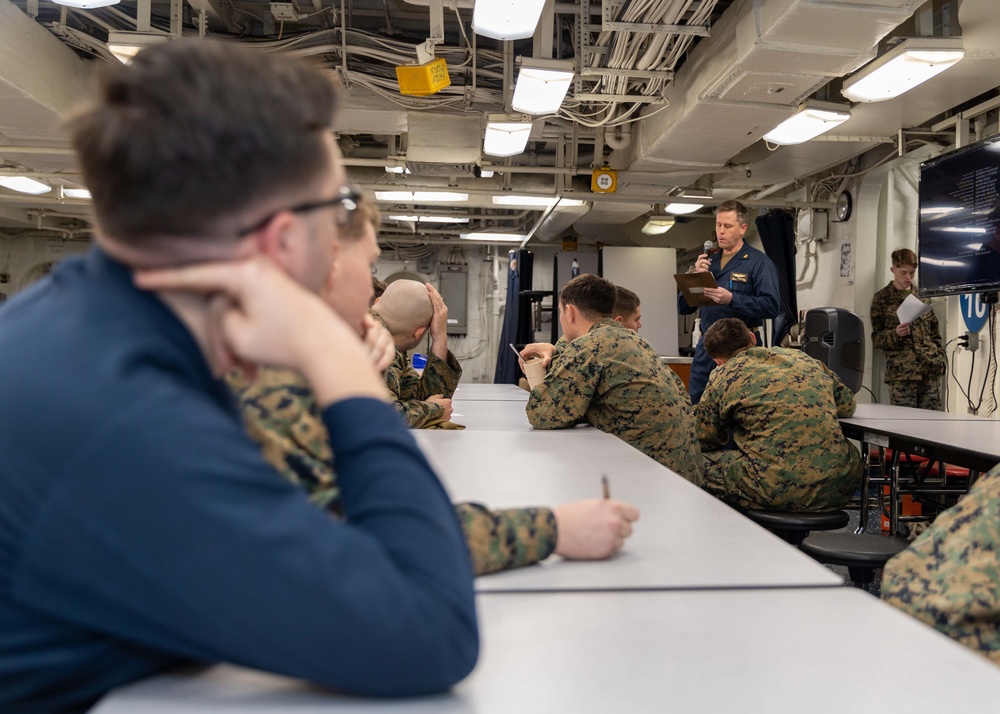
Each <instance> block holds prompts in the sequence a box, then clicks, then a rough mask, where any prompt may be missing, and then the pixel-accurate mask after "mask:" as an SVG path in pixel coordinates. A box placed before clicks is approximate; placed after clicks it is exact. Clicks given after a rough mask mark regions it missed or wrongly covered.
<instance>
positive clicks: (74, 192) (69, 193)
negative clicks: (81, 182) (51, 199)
mask: <svg viewBox="0 0 1000 714" xmlns="http://www.w3.org/2000/svg"><path fill="white" fill-rule="evenodd" d="M62 195H63V196H65V197H66V198H90V191H88V190H87V189H85V188H63V190H62Z"/></svg>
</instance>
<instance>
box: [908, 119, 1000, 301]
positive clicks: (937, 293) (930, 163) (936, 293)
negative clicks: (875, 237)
mask: <svg viewBox="0 0 1000 714" xmlns="http://www.w3.org/2000/svg"><path fill="white" fill-rule="evenodd" d="M998 143H1000V133H998V134H994V135H993V136H989V137H986V138H985V139H980V140H979V141H974V142H973V143H971V144H967V145H966V146H962V147H960V148H958V149H952V150H951V151H946V152H945V153H943V154H939V155H938V156H935V157H934V158H932V159H927V160H926V161H921V162H920V180H919V181H918V183H917V264H918V267H919V264H920V259H921V255H922V251H921V250H920V246H921V242H920V234H921V230H920V228H921V225H920V224H921V220H920V217H921V216H922V215H923V214H922V213H921V210H920V209H921V208H922V207H923V202H924V196H923V193H922V192H921V191H920V186H921V184H922V183H923V178H924V169H931V168H934V167H935V166H937V165H938V164H940V163H943V162H945V161H950V160H951V159H957V158H958V157H960V156H962V155H964V154H968V153H971V152H973V151H979V150H982V149H983V147H986V146H990V145H993V144H998ZM997 291H1000V279H998V280H997V281H995V282H991V283H979V284H972V283H963V284H956V285H953V286H948V287H941V288H928V289H926V290H925V289H924V288H923V287H922V283H921V284H918V286H917V295H919V296H920V297H947V296H949V295H966V294H975V293H995V292H997Z"/></svg>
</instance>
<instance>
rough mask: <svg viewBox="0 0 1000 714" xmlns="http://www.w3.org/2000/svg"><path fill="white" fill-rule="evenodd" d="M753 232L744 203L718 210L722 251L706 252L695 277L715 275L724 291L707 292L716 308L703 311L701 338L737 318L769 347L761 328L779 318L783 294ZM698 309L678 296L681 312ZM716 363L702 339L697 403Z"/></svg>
mask: <svg viewBox="0 0 1000 714" xmlns="http://www.w3.org/2000/svg"><path fill="white" fill-rule="evenodd" d="M746 232H747V207H746V206H744V205H743V204H742V203H740V202H739V201H723V202H722V203H720V204H719V207H718V208H716V209H715V236H716V238H717V239H718V241H719V251H718V252H717V253H716V254H715V255H713V256H711V257H709V256H708V255H707V254H705V253H703V254H701V255H699V256H698V260H697V262H696V263H695V266H694V269H695V272H699V273H703V272H705V271H711V273H712V275H713V276H714V277H715V284H716V285H717V286H718V287H715V288H706V289H705V297H707V298H708V299H710V300H711V301H712V302H714V303H715V304H714V305H712V306H710V307H702V308H701V313H700V316H701V333H702V334H703V335H704V334H705V332H707V331H708V328H709V327H711V326H712V324H713V323H715V322H716V321H718V320H721V319H723V318H726V317H735V318H738V319H740V320H742V321H743V322H744V324H746V326H747V327H748V328H749V329H750V331H751V332H753V333H754V334H756V335H757V344H758V345H762V344H764V341H763V339H761V335H760V333H759V331H758V328H760V327H761V325H763V324H764V320H767V319H771V318H774V317H777V315H778V312H779V311H780V309H781V299H780V298H779V294H778V270H777V268H775V267H774V263H772V262H771V259H770V258H768V257H767V256H766V255H764V253H762V252H761V251H759V250H757V249H756V248H753V247H751V246H749V245H747V244H746V243H744V241H743V236H744V234H745V233H746ZM697 309H698V308H695V307H691V306H690V305H688V303H687V300H685V299H684V295H683V294H682V293H680V292H678V293H677V310H678V311H679V312H680V314H682V315H690V314H691V313H692V312H694V311H695V310H697ZM713 369H715V362H714V361H712V358H711V357H709V356H708V353H707V352H705V346H704V345H703V344H702V340H698V345H697V346H696V347H695V351H694V360H693V362H692V363H691V379H690V381H689V383H688V391H689V392H690V393H691V402H692V403H693V404H697V403H698V402H699V401H700V400H701V394H702V392H704V391H705V385H706V384H708V375H709V374H710V373H711V372H712V370H713Z"/></svg>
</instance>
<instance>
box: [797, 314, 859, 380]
mask: <svg viewBox="0 0 1000 714" xmlns="http://www.w3.org/2000/svg"><path fill="white" fill-rule="evenodd" d="M805 332H806V334H805V342H804V343H803V345H802V351H803V352H805V353H806V354H807V355H809V356H810V357H813V358H815V359H818V360H819V361H820V362H822V363H823V364H825V365H826V366H827V367H829V368H830V369H831V370H833V371H834V372H836V373H837V376H838V377H840V378H841V380H843V382H844V384H845V385H847V388H848V389H850V390H851V391H852V392H854V393H855V394H857V393H858V391H859V390H860V389H861V378H862V377H864V373H865V325H864V323H863V322H861V318H860V317H858V316H857V315H855V314H854V313H853V312H851V311H850V310H844V309H843V308H839V307H817V308H813V309H812V310H809V311H808V312H807V313H806V331H805Z"/></svg>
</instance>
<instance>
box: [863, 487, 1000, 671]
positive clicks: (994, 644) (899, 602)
mask: <svg viewBox="0 0 1000 714" xmlns="http://www.w3.org/2000/svg"><path fill="white" fill-rule="evenodd" d="M998 562H1000V467H995V468H994V469H993V470H992V471H990V472H989V473H988V474H987V475H986V476H983V477H982V478H980V480H979V482H978V483H976V485H975V486H973V487H972V490H970V491H969V493H968V494H967V495H966V496H965V497H964V498H963V499H962V500H960V501H959V502H958V503H957V504H956V505H955V506H953V507H952V508H950V509H949V510H947V511H945V512H944V513H942V514H941V515H939V516H938V517H937V519H936V520H935V521H934V522H933V523H932V524H931V526H930V528H928V529H927V530H926V531H925V532H924V533H923V534H921V535H920V536H919V537H918V538H917V539H916V540H915V541H914V542H913V544H912V545H911V546H910V547H909V548H907V549H906V550H904V551H903V552H902V553H900V554H899V555H897V556H896V557H894V558H893V559H892V560H890V561H889V562H888V563H887V564H886V566H885V571H884V574H883V578H882V598H883V599H884V600H885V601H886V602H888V603H889V604H891V605H894V606H895V607H897V608H899V609H900V610H903V611H905V612H907V613H909V614H911V615H913V616H914V617H916V618H917V619H919V620H922V621H923V622H925V623H927V624H928V625H930V626H931V627H934V628H935V629H937V630H940V631H941V632H943V633H944V634H946V635H948V636H949V637H952V638H953V639H955V640H958V641H959V642H961V643H962V644H964V645H966V646H967V647H970V648H971V649H974V650H977V651H978V652H980V653H982V654H983V655H985V656H986V657H989V658H990V659H991V660H993V662H995V663H997V664H1000V576H998V570H997V563H998Z"/></svg>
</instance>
